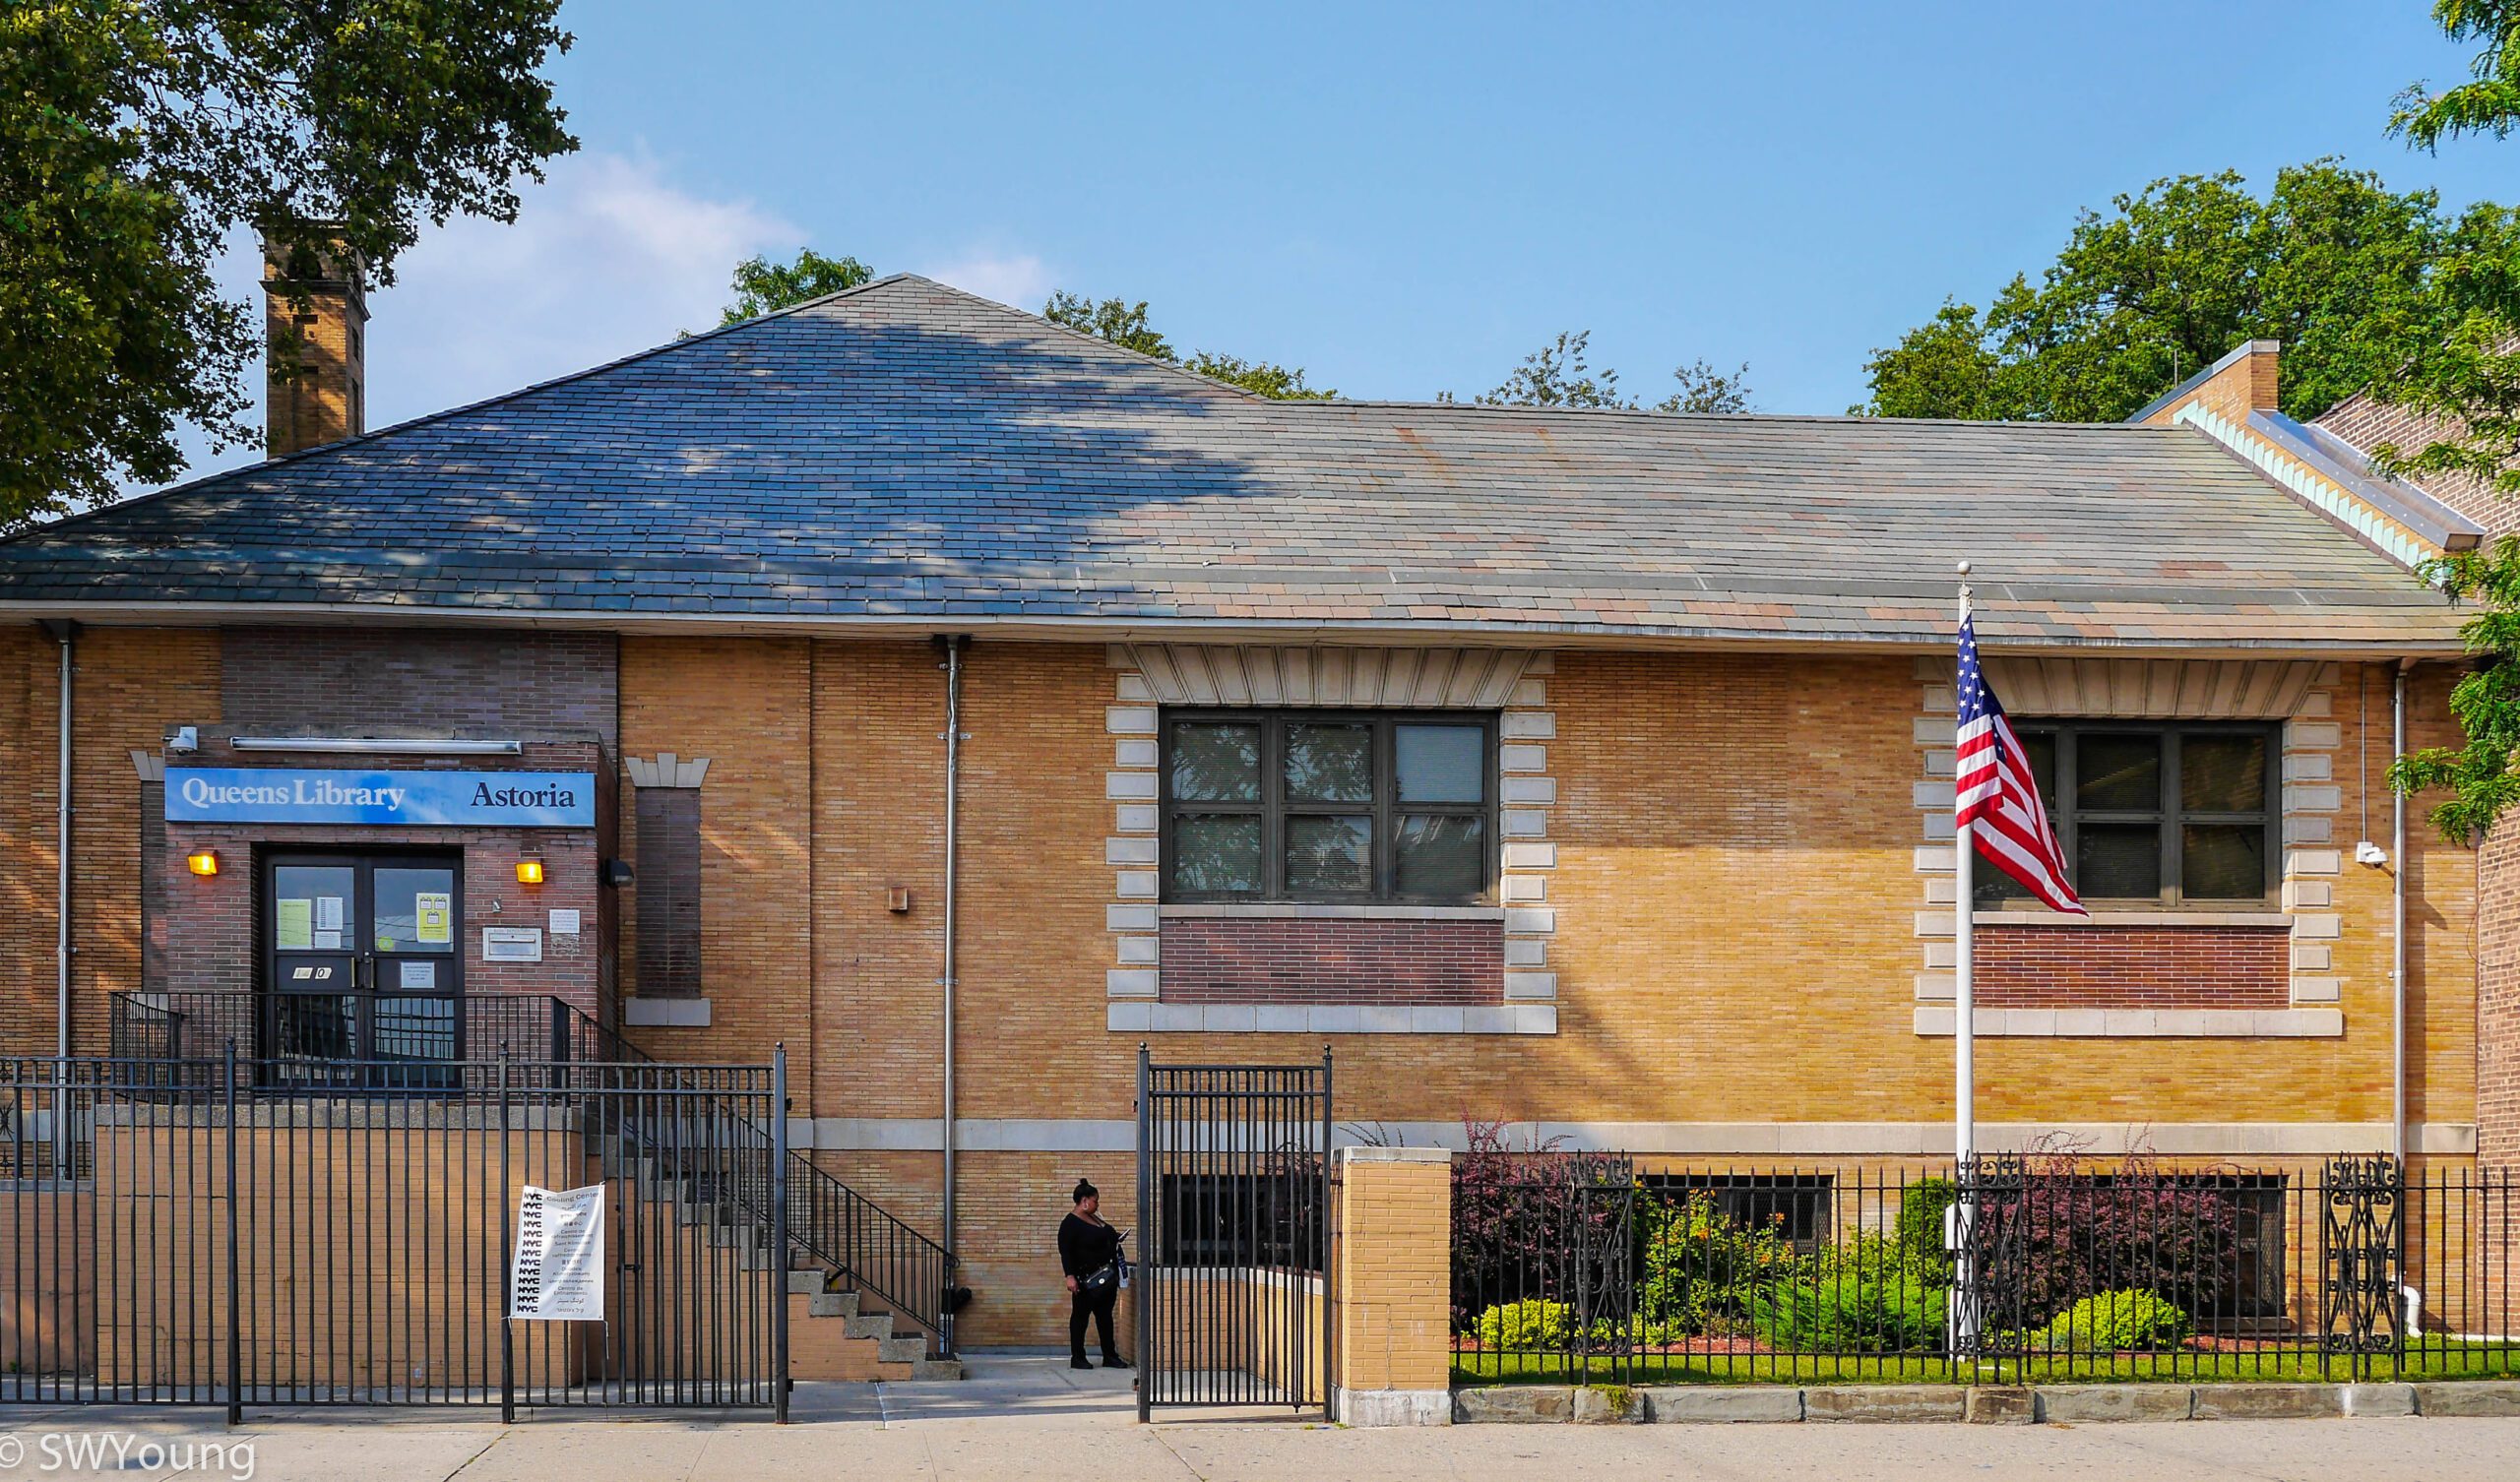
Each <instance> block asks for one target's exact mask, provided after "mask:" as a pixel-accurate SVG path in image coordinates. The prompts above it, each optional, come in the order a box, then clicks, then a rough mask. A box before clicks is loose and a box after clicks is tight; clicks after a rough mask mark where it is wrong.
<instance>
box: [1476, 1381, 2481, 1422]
mask: <svg viewBox="0 0 2520 1482" xmlns="http://www.w3.org/2000/svg"><path fill="white" fill-rule="evenodd" d="M2372 1415H2437V1416H2460V1417H2476V1416H2495V1417H2507V1416H2520V1382H2513V1381H2501V1380H2453V1381H2440V1382H2434V1383H2425V1384H2373V1385H2313V1384H2299V1385H2288V1384H2229V1385H2140V1384H2124V1385H2035V1386H2029V1387H2020V1388H2015V1387H2003V1386H1993V1385H1981V1386H1969V1385H1814V1386H1812V1387H1810V1388H1809V1389H1794V1388H1792V1387H1789V1386H1785V1385H1704V1386H1685V1387H1681V1386H1673V1387H1660V1386H1658V1387H1652V1388H1638V1389H1627V1388H1624V1387H1620V1386H1614V1385H1581V1386H1568V1385H1494V1386H1488V1387H1484V1388H1480V1389H1455V1390H1454V1391H1453V1414H1452V1418H1453V1421H1454V1423H1455V1424H1459V1425H1470V1424H1499V1423H1501V1424H1508V1425H1535V1424H1538V1425H1545V1424H1553V1423H1572V1424H1578V1425H1587V1424H1589V1425H1637V1424H1663V1425H1690V1424H1717V1425H1721V1424H1728V1423H1733V1424H1740V1423H1751V1424H1759V1423H1764V1424H1778V1423H1782V1422H1787V1421H1794V1422H1802V1423H1819V1424H1826V1423H1865V1424H1874V1425H1882V1424H1890V1425H1897V1424H1919V1423H1925V1422H1933V1421H1943V1422H1952V1421H1965V1422H1968V1423H1970V1424H1974V1425H2034V1424H2055V1425H2090V1424H2096V1423H2101V1422H2109V1421H2168V1420H2319V1419H2338V1418H2350V1417H2355V1416H2372Z"/></svg>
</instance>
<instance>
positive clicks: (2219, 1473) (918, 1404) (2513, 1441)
mask: <svg viewBox="0 0 2520 1482" xmlns="http://www.w3.org/2000/svg"><path fill="white" fill-rule="evenodd" d="M794 1416H795V1423H794V1424H792V1425H789V1426H788V1427H785V1428H781V1427H777V1426H773V1425H770V1424H768V1423H767V1422H766V1421H760V1420H754V1419H750V1418H743V1419H726V1418H718V1417H664V1418H653V1417H647V1416H632V1417H624V1416H621V1415H619V1414H616V1413H612V1412H584V1413H568V1414H547V1413H546V1414H539V1415H536V1416H534V1417H532V1418H529V1419H527V1420H525V1421H523V1422H521V1423H520V1424H518V1425H516V1426H513V1427H502V1426H500V1425H499V1424H498V1422H497V1419H496V1417H495V1415H486V1416H485V1415H484V1414H483V1413H482V1412H477V1411H468V1410H458V1411H446V1412H428V1411H412V1410H395V1411H356V1412H344V1411H297V1412H285V1411H272V1412H268V1413H255V1414H251V1415H249V1417H248V1424H247V1425H246V1427H245V1428H244V1429H243V1430H242V1431H240V1432H237V1433H236V1434H235V1435H234V1436H233V1437H226V1436H224V1435H223V1433H222V1431H221V1427H220V1425H219V1423H218V1416H217V1413H216V1412H215V1411H207V1412H206V1411H190V1410H185V1411H170V1410H164V1409H155V1408H152V1409H70V1410H36V1409H33V1408H31V1407H28V1408H10V1409H0V1436H5V1435H14V1436H15V1437H17V1438H18V1439H19V1441H20V1442H21V1443H22V1444H24V1445H26V1446H27V1447H28V1451H27V1452H26V1454H25V1459H24V1460H23V1461H22V1462H21V1463H20V1464H18V1465H16V1466H14V1467H9V1466H0V1479H7V1482H14V1479H17V1478H22V1477H23V1478H42V1477H61V1476H69V1475H82V1474H84V1473H72V1472H68V1471H65V1470H62V1469H60V1468H57V1467H56V1468H55V1469H53V1470H49V1471H47V1470H45V1469H44V1468H43V1466H42V1465H41V1457H40V1454H39V1452H38V1451H37V1450H36V1446H37V1443H38V1442H39V1439H40V1438H41V1437H43V1436H45V1435H47V1434H53V1433H66V1432H107V1431H133V1432H137V1433H139V1434H140V1435H142V1436H144V1437H146V1438H149V1439H152V1440H157V1441H161V1442H185V1441H191V1442H204V1441H219V1440H222V1439H228V1440H236V1441H250V1442H251V1443H252V1444H253V1446H254V1448H255V1455H254V1461H255V1468H254V1474H253V1475H254V1479H255V1482H298V1479H323V1482H335V1479H343V1478H358V1479H369V1478H374V1479H378V1482H443V1479H447V1478H455V1477H460V1478H461V1479H462V1482H508V1479H514V1482H569V1479H586V1482H686V1479H687V1482H771V1479H777V1482H790V1479H819V1478H832V1479H844V1478H845V1479H851V1482H857V1479H868V1482H875V1479H880V1482H924V1479H931V1478H933V1479H956V1482H963V1479H970V1482H1067V1479H1074V1482H1130V1479H1137V1478H1152V1479H1165V1482H1173V1479H1192V1478H1199V1479H1208V1482H1231V1479H1245V1478H1247V1479H1252V1482H1330V1479H1337V1478H1349V1477H1367V1478H1372V1479H1373V1482H1420V1479H1423V1482H1453V1479H1456V1478H1461V1477H1521V1476H1533V1475H1540V1476H1545V1477H1546V1478H1547V1479H1548V1482H1584V1479H1592V1478H1633V1477H1653V1478H1656V1479H1658V1482H1659V1479H1665V1478H1670V1479H1689V1478H1706V1479H1711V1482H1712V1479H1722V1482H1735V1479H1745V1478H1798V1477H1809V1478H1818V1479H1826V1482H1857V1479H1862V1478H1876V1477H1877V1478H1887V1479H1907V1478H1915V1479H1917V1482H1947V1479H1948V1478H1949V1477H1950V1476H1951V1475H1953V1474H1954V1473H1955V1472H1960V1471H1967V1470H1980V1469H1983V1470H1987V1471H1996V1472H2004V1473H2010V1474H2014V1475H2023V1476H2035V1477H2040V1478H2043V1479H2044V1478H2051V1477H2053V1478H2079V1477H2088V1478H2093V1479H2111V1482H2115V1479H2126V1478H2135V1479H2141V1478H2155V1477H2158V1478H2165V1479H2168V1478H2176V1479H2178V1482H2207V1479H2216V1478H2316V1477H2338V1478H2353V1479H2356V1482H2391V1479H2406V1482H2437V1479H2439V1478H2443V1477H2450V1478H2476V1479H2485V1478H2492V1477H2506V1476H2512V1475H2515V1474H2520V1420H2446V1419H2433V1420H2330V1421H2315V1420H2308V1421H2267V1422H2249V1421H2226V1422H2211V1421H2191V1422H2187V1423H2183V1424H2171V1425H2096V1426H2081V1427H2065V1426H2039V1427H2014V1426H2001V1427H1987V1426H1958V1425H1921V1426H1878V1425H1874V1426H1830V1425H1809V1424H1805V1425H1783V1426H1712V1425H1708V1426H1670V1425H1664V1426H1602V1427H1590V1426H1548V1427H1526V1426H1455V1427H1451V1428H1449V1429H1435V1430H1418V1431H1348V1430H1336V1429H1326V1428H1323V1427H1321V1426H1319V1425H1318V1424H1307V1423H1305V1422H1302V1421H1300V1420H1296V1419H1292V1418H1287V1419H1272V1418H1270V1417H1268V1416H1267V1415H1265V1414H1257V1415H1255V1414H1254V1413H1252V1412H1247V1411H1234V1412H1208V1413H1201V1412H1184V1413H1180V1414H1177V1415H1174V1414H1167V1416H1166V1419H1165V1420H1163V1421H1162V1422H1160V1423H1159V1424H1156V1425H1154V1426H1145V1427H1142V1426H1139V1425H1138V1424H1137V1411H1136V1403H1135V1398H1134V1396H1133V1395H1132V1394H1131V1392H1130V1390H1129V1389H1128V1376H1126V1375H1123V1374H1104V1373H1103V1372H1102V1371H1100V1370H1096V1371H1094V1372H1091V1373H1075V1372H1072V1371H1070V1370H1069V1369H1068V1368H1067V1366H1066V1361H1065V1360H1064V1359H1047V1358H1010V1357H999V1358H991V1357H986V1356H983V1357H981V1358H980V1359H978V1360H977V1362H975V1363H974V1365H973V1377H972V1378H971V1379H969V1380H966V1381H964V1382H963V1383H961V1384H928V1385H901V1386H895V1385H871V1386H868V1385H857V1386H851V1385H813V1386H800V1387H799V1388H798V1389H797V1391H796V1402H795V1405H794ZM0 1454H5V1452H0ZM103 1469H106V1470H112V1471H113V1472H114V1474H115V1475H116V1476H118V1477H122V1478H130V1479H137V1478H151V1477H167V1478H172V1477H175V1476H177V1475H181V1476H183V1477H184V1478H185V1479H186V1482H207V1479H214V1478H217V1477H218V1476H220V1475H221V1472H219V1471H218V1470H217V1469H216V1468H213V1469H211V1470H209V1471H194V1472H187V1473H181V1474H178V1473H176V1472H174V1471H172V1470H171V1469H168V1468H160V1469H158V1470H157V1471H149V1470H145V1469H141V1468H138V1467H132V1468H128V1469H124V1468H117V1467H113V1466H112V1465H111V1464H110V1463H108V1465H107V1467H106V1468H103Z"/></svg>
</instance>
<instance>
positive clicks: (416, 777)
mask: <svg viewBox="0 0 2520 1482" xmlns="http://www.w3.org/2000/svg"><path fill="white" fill-rule="evenodd" d="M166 822H168V823H170V824H430V825H436V826H440V827H455V828H471V829H479V828H490V829H592V828H594V827H595V773H594V772H317V771H304V770H299V769H295V768H276V767H169V768H167V769H166Z"/></svg>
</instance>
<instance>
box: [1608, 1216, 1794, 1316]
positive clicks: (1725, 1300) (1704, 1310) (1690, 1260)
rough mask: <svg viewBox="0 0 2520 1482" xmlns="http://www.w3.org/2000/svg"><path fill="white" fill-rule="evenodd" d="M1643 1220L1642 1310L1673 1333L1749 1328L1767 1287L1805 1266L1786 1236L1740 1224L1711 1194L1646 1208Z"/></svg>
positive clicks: (1771, 1228) (1639, 1300)
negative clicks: (1755, 1307) (1753, 1308)
mask: <svg viewBox="0 0 2520 1482" xmlns="http://www.w3.org/2000/svg"><path fill="white" fill-rule="evenodd" d="M1637 1218H1638V1220H1639V1221H1640V1222H1641V1223H1642V1224H1643V1225H1644V1227H1645V1260H1644V1267H1643V1269H1644V1279H1643V1281H1642V1282H1640V1283H1639V1285H1638V1290H1637V1307H1638V1310H1639V1312H1640V1313H1641V1314H1642V1315H1643V1317H1644V1320H1645V1322H1646V1323H1647V1324H1648V1325H1650V1326H1652V1327H1655V1328H1662V1329H1664V1330H1665V1331H1666V1332H1667V1333H1669V1334H1688V1333H1719V1334H1722V1333H1733V1332H1737V1331H1740V1330H1742V1329H1743V1328H1747V1327H1748V1325H1749V1321H1750V1312H1751V1308H1752V1305H1753V1303H1754V1302H1755V1301H1756V1298H1757V1294H1758V1292H1759V1291H1760V1289H1761V1288H1763V1287H1765V1286H1768V1285H1770V1284H1772V1283H1774V1282H1776V1281H1779V1280H1784V1279H1789V1278H1791V1277H1793V1276H1796V1275H1798V1274H1800V1273H1801V1272H1802V1269H1803V1267H1804V1266H1805V1265H1806V1263H1804V1262H1803V1261H1802V1260H1801V1259H1800V1258H1799V1257H1797V1256H1796V1255H1795V1253H1794V1242H1792V1241H1790V1240H1788V1239H1786V1238H1785V1235H1784V1234H1783V1232H1782V1231H1780V1230H1779V1229H1777V1228H1776V1227H1774V1226H1773V1225H1771V1226H1766V1227H1751V1226H1746V1225H1742V1224H1739V1223H1736V1222H1735V1221H1733V1219H1732V1218H1731V1217H1729V1216H1728V1215H1726V1214H1725V1213H1724V1211H1723V1210H1722V1209H1721V1208H1720V1207H1718V1206H1717V1204H1716V1202H1715V1201H1714V1199H1713V1198H1711V1197H1709V1196H1708V1195H1706V1194H1704V1193H1698V1194H1691V1195H1688V1196H1686V1197H1684V1198H1681V1199H1678V1200H1675V1201H1670V1202H1668V1203H1667V1202H1662V1201H1656V1202H1654V1203H1651V1204H1644V1203H1640V1204H1639V1205H1638V1208H1637Z"/></svg>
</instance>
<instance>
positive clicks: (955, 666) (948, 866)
mask: <svg viewBox="0 0 2520 1482" xmlns="http://www.w3.org/2000/svg"><path fill="white" fill-rule="evenodd" d="M937 642H939V643H941V644H943V645H944V647H945V899H944V902H943V905H944V914H945V928H944V939H945V940H944V944H943V947H942V953H943V958H944V960H943V969H944V971H943V977H942V979H941V982H942V984H943V988H944V1009H945V1057H944V1074H943V1077H942V1080H943V1081H944V1107H943V1110H944V1114H945V1118H944V1127H943V1136H942V1138H941V1142H942V1144H943V1147H944V1154H945V1155H944V1169H943V1172H944V1178H945V1191H944V1201H943V1218H942V1219H941V1220H940V1221H939V1224H940V1226H941V1230H940V1234H939V1238H938V1243H939V1244H941V1245H942V1246H944V1247H945V1249H946V1250H948V1251H951V1250H953V1249H954V886H955V880H956V874H957V871H956V868H955V865H956V859H955V856H956V853H957V843H958V838H957V820H956V817H955V813H956V810H955V803H956V800H957V796H958V794H960V792H961V791H962V787H961V779H962V770H963V648H964V646H965V645H967V644H969V643H970V642H971V640H970V639H969V638H967V637H965V636H963V635H961V634H953V635H949V636H947V637H945V638H942V639H939V640H938V641H937ZM947 1275H948V1278H949V1284H950V1278H951V1275H952V1273H951V1272H948V1273H947ZM943 1327H944V1331H943V1332H942V1334H940V1336H941V1337H942V1340H943V1351H944V1352H947V1353H951V1352H953V1351H954V1313H953V1304H952V1302H950V1301H948V1302H947V1303H946V1305H945V1313H944V1324H943Z"/></svg>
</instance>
